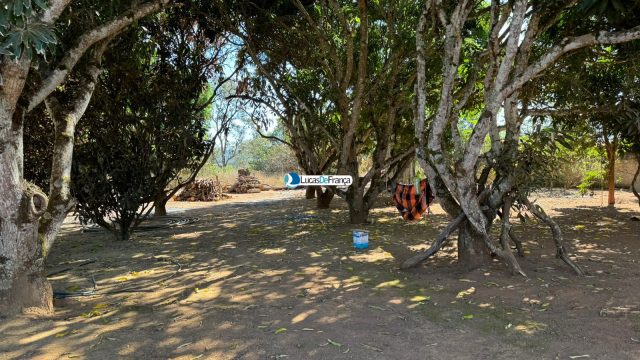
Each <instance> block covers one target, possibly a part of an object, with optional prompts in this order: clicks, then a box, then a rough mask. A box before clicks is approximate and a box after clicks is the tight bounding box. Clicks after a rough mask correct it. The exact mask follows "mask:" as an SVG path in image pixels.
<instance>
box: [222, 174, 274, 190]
mask: <svg viewBox="0 0 640 360" xmlns="http://www.w3.org/2000/svg"><path fill="white" fill-rule="evenodd" d="M225 190H226V192H229V193H236V194H246V193H259V192H260V191H264V190H272V188H271V186H269V185H267V184H262V183H260V180H258V178H257V177H255V176H253V175H251V173H250V172H249V170H246V169H239V170H238V179H237V180H236V183H235V184H233V185H231V186H229V187H228V188H226V189H225Z"/></svg>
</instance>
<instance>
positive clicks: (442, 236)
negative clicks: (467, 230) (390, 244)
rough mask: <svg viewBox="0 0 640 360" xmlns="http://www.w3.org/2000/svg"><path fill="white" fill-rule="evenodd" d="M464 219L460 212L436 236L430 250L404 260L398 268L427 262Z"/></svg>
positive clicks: (464, 216)
mask: <svg viewBox="0 0 640 360" xmlns="http://www.w3.org/2000/svg"><path fill="white" fill-rule="evenodd" d="M466 218H467V217H466V215H465V214H464V212H461V213H460V215H458V217H456V218H455V219H454V220H453V221H452V222H451V223H449V225H447V227H446V228H445V229H444V230H442V231H441V232H440V233H439V234H438V236H436V240H435V241H434V242H433V244H432V245H431V247H430V248H428V249H427V250H425V251H423V252H421V253H419V254H417V255H414V256H412V257H410V258H409V259H407V260H405V262H403V263H402V265H401V266H400V268H401V269H408V268H411V267H414V266H416V265H418V264H420V263H421V262H423V261H425V260H427V259H428V258H430V257H431V256H432V255H434V254H435V253H437V252H438V251H439V250H440V249H441V248H442V245H444V243H445V242H446V241H447V239H448V238H449V235H451V233H453V232H454V231H456V229H457V228H458V227H460V225H461V224H462V223H463V222H464V220H465V219H466Z"/></svg>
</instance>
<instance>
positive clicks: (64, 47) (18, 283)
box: [0, 0, 172, 314]
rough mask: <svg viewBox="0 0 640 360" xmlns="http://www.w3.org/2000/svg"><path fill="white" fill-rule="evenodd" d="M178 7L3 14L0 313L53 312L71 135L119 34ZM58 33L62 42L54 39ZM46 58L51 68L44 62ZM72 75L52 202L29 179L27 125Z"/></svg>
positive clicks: (85, 4) (13, 6)
mask: <svg viewBox="0 0 640 360" xmlns="http://www.w3.org/2000/svg"><path fill="white" fill-rule="evenodd" d="M171 3H172V2H171V1H170V0H153V1H146V2H142V3H139V2H133V3H130V2H127V1H123V2H119V3H117V4H115V5H113V4H110V3H109V4H105V3H103V2H95V3H94V2H91V1H90V0H87V1H78V2H74V6H73V11H72V10H71V8H72V7H71V6H70V5H71V1H69V0H51V1H50V2H49V3H48V6H45V3H44V2H42V1H34V2H32V1H31V0H10V1H8V2H4V3H3V4H4V5H3V7H2V8H0V18H1V19H2V20H3V21H0V26H1V27H2V33H1V34H0V44H2V45H1V46H0V47H1V50H0V52H1V55H0V56H2V59H1V60H0V78H1V79H2V87H1V88H0V151H1V156H0V173H2V174H3V176H2V177H1V178H0V193H1V194H2V201H0V218H1V219H2V222H1V224H0V238H2V240H3V241H2V242H1V243H0V313H3V314H13V313H16V312H18V311H20V309H22V308H25V307H37V308H41V309H43V310H51V309H52V302H51V287H50V285H49V284H48V283H47V281H46V279H45V277H44V275H43V271H44V266H43V265H44V259H45V258H46V255H47V254H48V251H49V249H50V248H51V244H52V243H53V239H55V235H56V234H57V232H58V229H59V228H60V225H61V223H62V221H63V220H64V216H65V215H66V212H67V210H68V209H69V204H70V202H71V199H70V197H69V173H70V169H71V157H72V150H73V135H72V134H73V130H74V127H75V125H76V124H77V121H78V120H79V119H80V117H81V116H82V113H83V112H84V110H85V108H86V106H87V104H88V102H89V100H90V98H91V94H92V91H93V87H94V86H95V81H96V79H97V76H98V74H99V72H100V60H101V55H102V53H103V52H104V51H105V50H106V46H107V45H108V43H109V41H110V40H111V39H112V38H113V37H114V36H117V34H118V33H120V32H121V31H123V30H124V29H125V28H127V27H128V26H129V25H131V24H132V23H134V22H135V21H137V20H139V19H141V18H144V17H145V16H147V15H149V14H152V13H155V12H158V11H160V10H162V9H163V8H165V7H167V6H170V5H171ZM76 5H77V7H76ZM53 27H56V29H57V31H58V32H59V36H57V37H56V36H54V35H53V32H52V30H51V29H52V28H53ZM47 49H50V50H49V52H47ZM45 53H46V54H47V57H48V62H43V61H41V60H40V59H41V55H42V54H45ZM85 55H86V56H85ZM81 59H82V61H81ZM32 65H33V68H32ZM71 73H74V74H77V78H78V79H79V81H77V82H76V83H75V84H73V86H72V84H69V87H68V88H67V89H68V90H69V95H73V96H69V97H68V98H66V99H65V100H64V103H63V104H62V105H63V106H64V113H63V114H59V115H61V116H52V117H53V118H54V123H55V124H56V135H55V136H56V140H55V142H54V151H53V160H52V171H51V180H50V182H49V183H50V189H49V196H48V197H47V196H46V195H45V194H44V192H43V191H42V190H40V189H38V188H37V187H36V186H34V185H32V184H30V183H28V182H27V181H26V180H25V179H24V175H23V158H24V151H23V137H22V136H23V135H22V134H23V126H24V119H25V114H26V113H28V112H29V111H32V110H33V109H35V108H36V107H37V106H38V105H40V104H42V103H43V101H44V100H45V99H47V98H49V96H51V95H52V93H53V91H54V90H55V89H56V88H58V87H59V86H60V85H63V84H65V81H66V79H67V77H68V75H69V74H71ZM72 88H73V89H72ZM41 219H44V220H46V221H45V222H44V223H41ZM39 227H41V229H40V231H39V230H38V228H39Z"/></svg>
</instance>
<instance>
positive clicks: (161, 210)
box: [153, 192, 169, 216]
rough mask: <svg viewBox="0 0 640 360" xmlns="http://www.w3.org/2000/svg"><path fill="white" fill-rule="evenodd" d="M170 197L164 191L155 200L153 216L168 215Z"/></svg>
mask: <svg viewBox="0 0 640 360" xmlns="http://www.w3.org/2000/svg"><path fill="white" fill-rule="evenodd" d="M168 201H169V198H167V196H166V195H165V194H164V192H163V193H161V194H160V196H158V197H157V198H156V200H155V201H154V202H153V216H167V202H168Z"/></svg>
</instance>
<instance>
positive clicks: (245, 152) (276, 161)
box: [237, 137, 298, 174]
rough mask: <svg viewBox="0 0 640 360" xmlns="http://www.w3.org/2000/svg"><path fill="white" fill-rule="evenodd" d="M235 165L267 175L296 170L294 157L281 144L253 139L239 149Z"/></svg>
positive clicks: (260, 138)
mask: <svg viewBox="0 0 640 360" xmlns="http://www.w3.org/2000/svg"><path fill="white" fill-rule="evenodd" d="M237 164H238V166H240V167H247V168H249V169H252V170H257V171H261V172H264V173H267V174H285V173H287V172H289V171H292V170H297V169H298V164H297V163H296V160H295V155H294V154H293V152H292V151H291V149H290V148H289V147H288V146H286V145H284V144H281V143H278V142H275V141H271V140H269V139H265V138H262V137H255V138H253V139H251V140H249V141H247V142H245V143H244V144H243V145H242V146H241V147H240V153H239V154H238V159H237Z"/></svg>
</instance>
